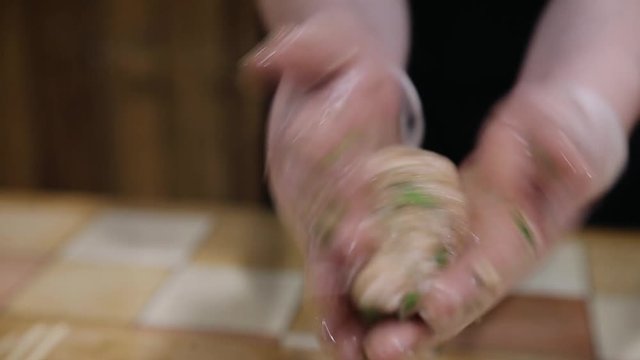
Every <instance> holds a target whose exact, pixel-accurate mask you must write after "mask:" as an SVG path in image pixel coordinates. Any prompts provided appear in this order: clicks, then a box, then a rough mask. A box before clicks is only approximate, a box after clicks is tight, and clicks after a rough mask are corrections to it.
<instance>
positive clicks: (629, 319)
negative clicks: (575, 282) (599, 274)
mask: <svg viewBox="0 0 640 360" xmlns="http://www.w3.org/2000/svg"><path fill="white" fill-rule="evenodd" d="M591 316H592V327H593V332H594V334H595V342H596V348H597V350H598V352H599V355H600V359H603V360H637V359H640V297H638V296H636V297H632V296H622V295H597V296H596V297H595V299H594V300H593V303H592V306H591Z"/></svg>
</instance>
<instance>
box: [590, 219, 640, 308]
mask: <svg viewBox="0 0 640 360" xmlns="http://www.w3.org/2000/svg"><path fill="white" fill-rule="evenodd" d="M582 238H584V239H585V240H586V241H587V248H588V254H589V261H590V267H591V277H592V281H593V286H594V290H595V291H596V292H597V293H606V294H635V295H640V233H638V232H635V233H634V232H622V231H590V232H586V233H585V234H583V235H582Z"/></svg>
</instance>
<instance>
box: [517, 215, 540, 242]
mask: <svg viewBox="0 0 640 360" xmlns="http://www.w3.org/2000/svg"><path fill="white" fill-rule="evenodd" d="M513 220H514V222H515V223H516V226H517V227H518V230H520V234H522V237H524V238H525V240H527V242H528V243H529V245H531V247H532V248H534V249H535V248H536V242H535V239H534V238H533V231H531V228H530V227H529V224H528V223H527V220H526V219H525V218H524V216H523V215H522V213H521V212H519V211H516V212H515V214H514V215H513Z"/></svg>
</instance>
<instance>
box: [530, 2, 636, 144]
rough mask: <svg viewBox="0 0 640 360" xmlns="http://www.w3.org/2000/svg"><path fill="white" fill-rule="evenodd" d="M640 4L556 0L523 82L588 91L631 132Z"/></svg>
mask: <svg viewBox="0 0 640 360" xmlns="http://www.w3.org/2000/svg"><path fill="white" fill-rule="evenodd" d="M638 34H640V2H638V1H636V0H607V1H600V0H555V1H553V2H552V3H551V5H550V6H549V8H548V9H547V12H546V14H545V16H544V17H543V19H542V21H541V22H540V25H539V30H538V32H537V34H536V36H535V38H534V41H533V43H532V46H531V47H530V53H529V56H528V58H527V61H526V63H525V66H524V68H523V72H522V74H521V78H520V82H519V83H520V84H541V85H542V86H548V85H550V86H551V87H558V86H570V87H581V88H585V89H589V90H590V91H592V92H593V93H595V94H596V95H597V96H599V97H600V98H602V100H603V101H604V102H605V103H607V105H608V106H609V107H610V108H611V109H612V110H613V111H614V112H615V114H616V115H617V118H618V121H620V123H621V125H622V126H623V127H624V129H625V130H626V131H627V132H630V131H631V129H632V128H633V126H634V125H635V123H636V122H637V118H638V114H639V111H640V39H639V38H638Z"/></svg>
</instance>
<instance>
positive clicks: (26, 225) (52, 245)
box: [0, 198, 92, 256]
mask: <svg viewBox="0 0 640 360" xmlns="http://www.w3.org/2000/svg"><path fill="white" fill-rule="evenodd" d="M91 210H92V206H91V205H90V204H89V203H83V202H77V201H74V202H68V203H67V202H55V201H43V202H38V201H32V200H25V201H20V200H16V199H13V198H10V199H2V200H0V254H3V255H8V254H17V255H22V256H24V255H44V254H47V253H49V252H51V251H53V250H55V249H56V248H57V247H58V246H59V245H60V244H61V243H63V242H64V241H66V240H67V239H68V236H69V235H71V234H72V232H73V231H74V230H76V229H77V228H78V227H79V226H80V225H82V224H83V222H85V221H86V219H87V217H88V215H89V214H90V213H91Z"/></svg>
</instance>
